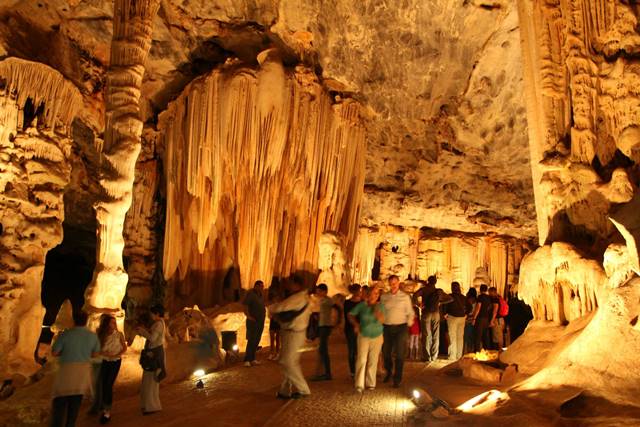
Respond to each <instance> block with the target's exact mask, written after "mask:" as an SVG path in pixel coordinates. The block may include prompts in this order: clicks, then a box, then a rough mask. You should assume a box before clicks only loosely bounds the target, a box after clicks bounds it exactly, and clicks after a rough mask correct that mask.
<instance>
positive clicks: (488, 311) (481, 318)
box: [473, 284, 498, 352]
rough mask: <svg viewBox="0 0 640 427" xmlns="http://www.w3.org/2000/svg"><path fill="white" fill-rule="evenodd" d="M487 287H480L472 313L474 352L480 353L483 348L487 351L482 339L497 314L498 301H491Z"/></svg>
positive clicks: (486, 345) (487, 346)
mask: <svg viewBox="0 0 640 427" xmlns="http://www.w3.org/2000/svg"><path fill="white" fill-rule="evenodd" d="M487 291H488V286H487V285H486V284H482V285H480V295H479V296H478V302H477V303H476V308H475V310H474V312H473V324H474V325H475V331H474V332H475V351H476V352H478V351H481V350H482V348H483V341H485V342H484V348H486V349H489V347H490V346H489V345H488V344H489V343H487V342H486V338H485V337H484V335H485V331H486V330H487V328H488V327H489V325H491V324H492V323H493V321H494V320H495V318H496V315H497V313H498V301H497V300H494V299H492V298H491V297H490V296H489V294H488V293H487Z"/></svg>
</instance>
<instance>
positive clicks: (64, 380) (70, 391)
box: [51, 310, 100, 427]
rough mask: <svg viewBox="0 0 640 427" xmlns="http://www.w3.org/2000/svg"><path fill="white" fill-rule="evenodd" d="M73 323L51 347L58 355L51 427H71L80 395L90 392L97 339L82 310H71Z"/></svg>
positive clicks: (98, 350)
mask: <svg viewBox="0 0 640 427" xmlns="http://www.w3.org/2000/svg"><path fill="white" fill-rule="evenodd" d="M73 323H74V325H75V326H74V327H73V328H71V329H67V330H66V331H64V332H63V333H62V334H60V336H59V337H58V339H57V340H56V341H55V343H54V344H53V347H52V348H51V354H52V355H53V356H55V357H59V358H60V359H59V361H60V370H59V371H58V373H57V374H56V378H55V380H54V382H53V409H52V413H51V427H62V426H66V427H73V426H74V425H75V423H76V418H77V417H78V412H79V411H80V403H82V397H83V396H88V395H91V393H92V388H93V387H92V372H91V358H92V357H96V356H98V354H99V353H100V341H99V340H98V336H97V335H96V334H94V333H93V332H91V331H89V330H88V329H87V328H86V326H87V314H86V313H85V312H84V311H81V310H77V311H74V313H73Z"/></svg>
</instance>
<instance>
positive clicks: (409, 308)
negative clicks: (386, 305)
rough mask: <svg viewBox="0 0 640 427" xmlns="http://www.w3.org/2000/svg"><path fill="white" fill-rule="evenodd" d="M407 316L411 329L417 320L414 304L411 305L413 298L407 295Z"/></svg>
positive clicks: (405, 307) (405, 305)
mask: <svg viewBox="0 0 640 427" xmlns="http://www.w3.org/2000/svg"><path fill="white" fill-rule="evenodd" d="M404 310H405V314H406V316H407V326H409V327H411V325H413V322H414V321H415V318H416V312H415V311H414V310H413V304H411V298H409V295H407V299H406V301H405V304H404Z"/></svg>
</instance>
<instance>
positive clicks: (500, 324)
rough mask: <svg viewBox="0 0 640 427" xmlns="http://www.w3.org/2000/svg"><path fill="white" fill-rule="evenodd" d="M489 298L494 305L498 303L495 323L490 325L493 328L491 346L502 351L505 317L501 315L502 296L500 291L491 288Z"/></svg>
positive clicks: (493, 287)
mask: <svg viewBox="0 0 640 427" xmlns="http://www.w3.org/2000/svg"><path fill="white" fill-rule="evenodd" d="M489 296H490V297H491V300H492V302H493V303H495V302H496V301H497V303H498V310H497V311H496V316H495V318H494V320H493V322H492V323H490V324H489V327H490V328H491V344H492V347H493V349H494V350H498V351H502V348H503V347H504V317H503V316H502V315H501V314H500V296H498V290H497V289H496V287H495V286H492V287H490V288H489ZM505 304H506V302H505Z"/></svg>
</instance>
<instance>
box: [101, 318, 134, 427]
mask: <svg viewBox="0 0 640 427" xmlns="http://www.w3.org/2000/svg"><path fill="white" fill-rule="evenodd" d="M97 335H98V339H99V340H100V347H101V349H102V350H101V351H100V356H101V357H102V363H101V365H100V374H99V380H98V384H99V387H100V390H101V392H100V400H99V402H100V403H99V410H100V411H102V415H101V416H100V423H101V424H106V423H108V422H109V421H111V405H112V403H113V384H114V383H115V382H116V378H117V377H118V372H120V365H121V364H122V355H123V354H124V353H125V351H127V343H126V342H125V340H124V334H123V333H122V332H120V331H119V330H118V325H117V323H116V318H115V317H113V316H112V315H109V314H107V315H103V316H102V317H101V318H100V325H99V326H98V330H97Z"/></svg>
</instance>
